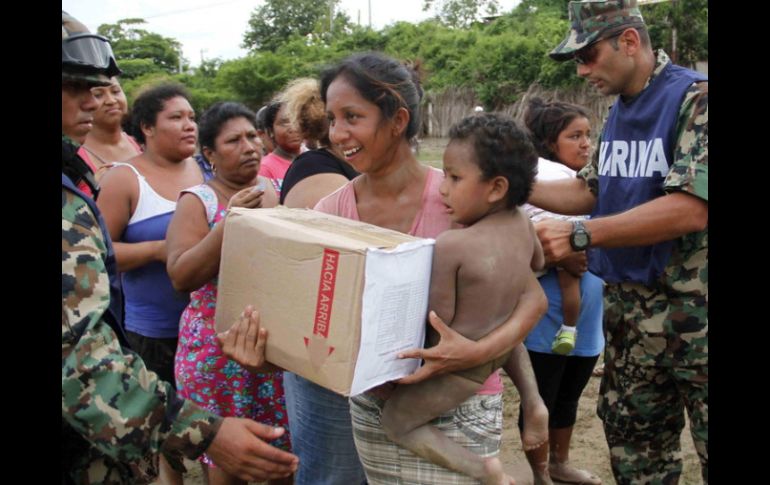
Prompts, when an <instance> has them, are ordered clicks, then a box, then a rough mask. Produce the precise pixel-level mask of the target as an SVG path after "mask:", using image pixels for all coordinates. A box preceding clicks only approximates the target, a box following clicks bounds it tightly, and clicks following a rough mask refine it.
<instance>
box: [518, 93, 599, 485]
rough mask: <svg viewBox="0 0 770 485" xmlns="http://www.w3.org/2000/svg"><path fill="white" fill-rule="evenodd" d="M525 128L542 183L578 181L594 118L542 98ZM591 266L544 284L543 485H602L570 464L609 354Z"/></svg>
mask: <svg viewBox="0 0 770 485" xmlns="http://www.w3.org/2000/svg"><path fill="white" fill-rule="evenodd" d="M525 123H526V125H527V128H528V129H529V131H530V135H531V137H532V141H533V143H534V145H535V148H536V149H537V150H538V153H539V155H540V157H541V158H540V160H539V163H538V177H537V178H538V180H555V179H559V178H571V177H574V176H575V171H576V170H580V169H581V168H582V167H584V166H585V165H586V164H587V163H588V160H589V155H590V153H591V138H590V135H591V124H590V122H589V120H588V113H587V112H586V111H585V110H584V109H583V108H581V107H580V106H576V105H573V104H569V103H563V102H559V101H554V102H550V103H545V102H543V101H542V100H540V99H539V98H535V99H533V100H532V101H531V102H530V104H529V106H528V108H527V112H526V113H525ZM528 211H529V213H530V216H531V217H532V220H533V221H535V223H536V221H539V220H542V219H544V218H548V217H565V216H558V215H556V214H551V213H549V212H545V211H543V210H541V209H537V208H535V207H532V206H529V208H528ZM536 224H537V223H536ZM585 261H586V260H585V253H578V254H577V255H576V257H573V258H570V260H568V261H564V262H563V263H562V264H560V267H559V268H556V267H552V268H550V269H549V270H548V271H547V272H546V273H545V274H544V275H542V276H541V277H540V278H539V281H540V284H541V285H542V287H543V290H544V291H545V294H546V295H547V296H548V313H547V314H546V315H545V317H543V319H542V320H541V321H540V322H539V323H538V324H537V326H536V327H535V328H534V329H533V330H532V332H531V333H530V334H529V335H528V336H527V338H526V340H525V341H524V345H525V346H526V347H527V350H528V351H529V356H530V360H531V361H532V367H533V369H534V371H535V377H536V378H537V384H538V388H539V390H540V395H541V396H542V397H543V400H544V401H545V404H546V406H547V407H548V412H549V426H548V427H549V444H547V445H543V446H541V447H539V448H537V449H535V450H530V451H528V452H527V459H528V460H529V461H530V464H531V465H532V468H533V470H535V478H536V483H550V480H551V479H554V480H558V481H560V482H566V483H584V484H588V485H598V484H601V480H600V479H599V478H598V477H596V476H595V475H593V474H592V473H590V472H587V471H585V470H579V469H576V468H574V467H572V466H570V464H569V448H570V441H571V438H572V430H573V427H574V425H575V420H576V416H577V408H578V401H579V399H580V395H581V394H582V392H583V389H584V388H585V386H586V384H588V380H589V379H590V377H591V371H592V370H593V368H594V366H595V365H596V361H597V360H598V358H599V354H600V353H601V351H602V349H603V348H604V336H603V335H602V312H603V303H602V292H603V290H602V280H601V279H599V278H598V277H597V276H595V275H593V274H592V273H590V272H588V271H586V262H585ZM569 273H571V274H573V275H574V277H575V278H576V281H577V282H579V293H578V294H576V295H573V296H571V295H569V293H568V292H565V291H564V288H565V287H564V286H563V280H564V279H565V278H571V276H570V275H569ZM560 280H562V281H560ZM576 290H577V289H576ZM569 300H573V301H569ZM570 307H572V310H568V309H569V308H570ZM570 314H572V315H573V316H569V315H570ZM570 320H571V321H570ZM565 323H567V324H571V325H572V330H571V331H572V332H575V331H576V333H577V334H576V336H574V337H573V339H572V345H571V347H570V349H569V351H568V352H566V353H565V354H561V353H560V352H559V351H558V350H559V349H558V348H557V345H556V344H558V343H560V338H559V336H560V332H562V331H563V330H569V329H565V328H564V327H563V324H565ZM575 324H576V325H575ZM573 335H574V334H573ZM562 343H563V342H562ZM519 426H521V419H520V420H519ZM549 448H550V455H549ZM549 476H550V478H549Z"/></svg>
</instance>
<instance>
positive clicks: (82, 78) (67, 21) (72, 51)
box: [61, 10, 121, 86]
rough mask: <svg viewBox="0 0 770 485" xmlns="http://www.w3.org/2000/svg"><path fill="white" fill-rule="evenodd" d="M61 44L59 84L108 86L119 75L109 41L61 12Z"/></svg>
mask: <svg viewBox="0 0 770 485" xmlns="http://www.w3.org/2000/svg"><path fill="white" fill-rule="evenodd" d="M61 44H62V51H61V79H62V83H64V82H76V83H86V84H87V85H88V86H109V85H110V80H109V78H110V77H112V76H117V75H119V74H121V71H120V69H119V68H118V64H117V62H115V56H114V55H113V53H112V48H111V47H110V43H109V41H108V40H107V39H106V38H105V37H102V36H100V35H94V34H91V33H90V32H89V31H88V28H87V27H86V26H85V25H83V24H82V23H81V22H79V21H78V20H77V19H75V18H74V17H72V16H71V15H69V14H68V13H67V12H65V11H63V10H62V13H61Z"/></svg>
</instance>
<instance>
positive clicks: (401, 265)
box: [350, 239, 434, 396]
mask: <svg viewBox="0 0 770 485" xmlns="http://www.w3.org/2000/svg"><path fill="white" fill-rule="evenodd" d="M433 244H434V241H433V240H432V239H425V240H420V241H414V242H409V243H403V244H400V245H399V246H397V247H396V248H394V249H390V250H388V249H369V250H368V251H367V255H366V270H365V278H364V282H365V283H364V292H363V297H362V299H363V305H362V308H363V310H362V312H361V344H360V346H359V350H358V360H357V362H356V368H355V373H354V375H353V382H352V385H351V389H350V395H351V396H355V395H357V394H360V393H362V392H365V391H367V390H369V389H371V388H372V387H375V386H378V385H380V384H382V383H384V382H388V381H392V380H395V379H400V378H401V377H404V376H407V375H409V374H412V373H413V372H414V371H415V370H417V368H418V367H419V365H420V360H419V359H399V358H398V357H397V356H398V353H399V352H402V351H404V350H408V349H413V348H422V347H423V344H424V342H425V325H426V315H427V313H428V292H429V287H430V273H431V263H432V258H433Z"/></svg>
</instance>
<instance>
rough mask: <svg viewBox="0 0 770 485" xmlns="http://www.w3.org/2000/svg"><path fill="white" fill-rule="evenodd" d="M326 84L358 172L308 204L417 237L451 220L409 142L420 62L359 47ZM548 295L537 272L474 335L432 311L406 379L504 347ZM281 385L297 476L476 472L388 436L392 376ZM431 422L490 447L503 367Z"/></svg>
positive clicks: (333, 125) (322, 478)
mask: <svg viewBox="0 0 770 485" xmlns="http://www.w3.org/2000/svg"><path fill="white" fill-rule="evenodd" d="M321 95H322V97H323V100H324V102H325V103H326V112H327V114H328V116H329V120H330V132H329V138H330V140H331V142H332V143H333V144H334V145H335V146H337V147H338V148H339V149H340V151H341V152H342V153H343V155H344V156H345V159H346V161H347V162H348V163H350V164H351V165H352V166H353V167H354V168H355V169H356V170H358V171H359V172H361V174H362V175H360V176H359V177H357V178H355V179H353V180H351V181H350V182H348V183H347V184H346V185H344V186H343V187H342V188H340V189H339V190H337V191H336V192H334V193H333V194H331V195H330V196H328V197H326V198H325V199H322V200H321V201H320V202H319V203H318V205H316V207H315V208H316V209H317V210H320V211H323V212H327V213H331V214H335V215H339V216H342V217H347V218H350V219H355V220H360V221H364V222H368V223H371V224H375V225H378V226H381V227H385V228H388V229H394V230H397V231H401V232H404V233H409V234H412V235H416V236H421V237H436V236H438V235H439V234H440V233H442V232H443V231H445V230H447V229H449V227H450V219H449V215H448V214H447V212H446V209H445V206H444V205H443V204H442V202H441V196H440V194H439V185H440V184H441V181H442V179H443V175H442V173H441V172H440V171H439V170H437V169H433V168H430V167H427V166H424V165H421V164H420V163H419V162H418V161H417V159H416V158H415V156H414V153H413V151H412V147H411V144H410V141H411V140H412V139H413V138H414V137H415V136H416V135H417V130H418V127H419V124H420V123H419V103H420V99H421V95H422V91H421V89H420V87H419V81H418V80H417V77H416V74H415V73H414V72H410V69H408V68H406V67H404V66H403V65H401V64H400V63H398V62H396V61H395V60H393V59H390V58H388V57H385V56H383V55H381V54H374V53H372V54H357V55H353V56H351V57H348V58H347V59H345V60H343V61H342V62H341V63H340V64H338V65H337V66H335V67H334V68H332V69H330V70H327V71H326V72H325V73H324V75H323V77H322V79H321ZM544 305H545V301H544V298H543V294H542V290H541V289H540V286H539V285H538V284H537V280H536V279H535V278H534V276H532V277H531V278H530V281H528V282H527V284H526V290H525V291H524V293H523V294H522V296H521V298H520V303H519V305H518V306H517V307H516V310H515V312H514V313H513V314H512V315H511V317H510V318H509V319H508V320H507V321H506V323H505V324H503V325H502V326H501V327H499V328H497V329H495V330H494V331H492V332H491V333H490V334H488V335H487V336H486V337H484V338H482V339H480V340H479V341H477V342H474V341H471V340H468V339H466V338H464V337H462V336H460V335H459V334H457V333H456V332H454V331H453V330H451V329H449V328H448V327H446V326H445V325H444V324H443V322H441V321H440V320H438V319H437V318H436V317H435V315H432V316H431V319H430V320H431V324H432V325H433V326H434V327H435V328H436V330H437V331H438V333H439V334H440V336H441V341H440V342H439V344H438V345H437V346H436V347H433V348H431V349H425V350H414V351H409V352H405V353H403V354H402V357H405V358H424V359H426V365H424V366H423V367H422V368H421V369H420V370H418V371H417V372H416V373H415V374H413V375H412V376H409V377H408V378H406V379H405V381H404V382H408V383H412V382H417V381H419V380H423V379H425V378H427V377H429V376H431V375H434V374H440V373H445V372H450V371H454V370H461V369H467V368H471V367H475V366H476V365H479V364H482V363H484V362H486V361H488V360H489V358H490V357H498V356H501V355H503V354H504V353H506V352H507V351H509V350H510V349H512V348H513V347H514V344H517V343H519V342H521V341H522V340H523V338H524V336H525V335H526V333H527V331H528V330H529V329H530V328H531V327H532V325H534V323H535V321H536V320H537V319H538V318H539V316H540V315H541V314H542V310H543V308H544ZM284 385H285V388H286V401H287V407H288V410H289V416H290V419H289V422H290V426H291V433H292V442H293V444H294V450H295V451H296V452H297V454H298V455H299V457H300V468H299V470H298V473H297V476H296V483H298V484H305V483H307V484H311V483H312V484H327V483H328V484H332V483H348V484H359V483H363V482H364V481H365V480H366V479H368V481H369V482H370V483H422V484H443V483H477V482H476V481H475V480H474V479H471V478H470V477H467V476H465V475H461V474H458V473H454V472H452V471H450V470H448V469H445V468H442V467H440V466H437V465H434V464H432V463H430V462H428V461H426V460H423V459H421V458H418V457H417V456H416V455H414V454H412V453H411V452H409V451H407V450H406V449H404V448H400V447H399V446H397V445H396V444H395V443H393V442H392V441H390V440H388V439H387V437H386V435H385V432H384V431H383V429H382V426H381V424H380V415H381V413H382V408H383V405H384V402H385V401H384V400H383V398H384V397H386V396H387V395H388V392H389V391H390V389H392V385H385V386H381V387H379V388H376V389H375V390H372V391H370V392H367V393H364V394H362V395H359V396H355V397H353V398H351V399H350V400H349V401H348V399H346V398H344V397H342V396H340V395H338V394H335V393H334V392H331V391H328V390H326V389H324V388H322V387H319V386H317V385H315V384H313V383H312V382H310V381H308V380H306V379H303V378H302V377H299V376H296V375H294V374H292V373H289V372H286V373H285V377H284ZM351 415H352V429H351ZM433 424H435V425H436V426H437V427H439V428H440V429H441V431H442V432H443V433H445V434H447V435H448V436H450V437H451V438H452V439H453V440H455V441H457V442H459V443H461V444H462V445H463V446H465V447H467V448H469V449H471V450H472V451H473V452H475V453H477V454H479V455H482V456H493V455H495V454H497V453H498V451H499V446H500V437H501V432H502V383H501V380H500V377H499V375H498V373H497V372H495V373H493V374H492V375H491V376H490V377H489V378H488V379H487V381H486V382H485V383H484V385H483V386H482V389H481V390H480V391H479V392H478V393H477V394H476V395H474V396H473V397H471V398H469V399H468V400H466V401H465V402H463V404H461V405H460V406H459V407H457V408H456V409H454V410H452V411H450V412H449V413H446V414H445V415H443V416H441V417H440V418H438V419H436V420H435V421H434V422H433ZM353 436H355V445H354V441H353ZM359 456H360V459H361V461H360V462H359ZM361 464H363V467H362V465H361ZM364 469H365V470H366V475H364Z"/></svg>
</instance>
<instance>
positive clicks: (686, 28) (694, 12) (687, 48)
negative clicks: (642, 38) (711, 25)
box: [641, 0, 709, 66]
mask: <svg viewBox="0 0 770 485" xmlns="http://www.w3.org/2000/svg"><path fill="white" fill-rule="evenodd" d="M641 11H642V15H643V16H644V20H645V22H646V23H647V25H648V26H649V33H650V40H651V41H652V46H653V48H662V49H665V50H666V52H668V54H669V55H670V56H671V58H672V61H674V62H675V63H677V64H680V65H683V66H692V65H694V64H695V62H696V61H700V60H707V59H708V52H709V49H708V17H709V10H708V1H707V0H671V1H669V2H661V3H654V4H649V5H642V6H641ZM674 32H676V45H674V42H673V33H674Z"/></svg>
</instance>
